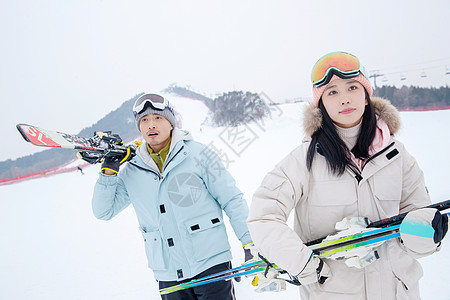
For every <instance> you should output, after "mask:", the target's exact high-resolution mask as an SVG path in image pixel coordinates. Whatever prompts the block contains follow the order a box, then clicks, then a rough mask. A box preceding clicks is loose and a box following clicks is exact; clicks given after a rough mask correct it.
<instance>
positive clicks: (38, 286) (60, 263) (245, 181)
mask: <svg viewBox="0 0 450 300" xmlns="http://www.w3.org/2000/svg"><path fill="white" fill-rule="evenodd" d="M167 97H168V98H169V99H170V100H171V102H172V103H173V105H174V106H175V108H176V110H177V111H178V112H180V113H181V114H182V116H183V127H184V128H185V129H187V130H190V131H191V132H192V133H193V135H194V138H195V139H196V140H198V141H201V142H203V143H205V144H208V145H210V146H211V147H212V148H214V149H215V150H216V151H217V152H218V153H219V155H220V156H221V157H222V160H223V161H225V164H226V165H227V167H228V168H229V170H230V171H231V173H232V174H233V175H234V177H235V179H236V181H237V185H238V186H239V188H241V189H242V191H243V192H244V195H245V197H246V199H247V201H248V202H249V203H250V201H251V197H252V194H253V192H254V191H255V189H256V188H257V187H258V185H259V184H260V182H261V180H262V178H263V177H264V175H265V173H267V172H268V171H270V170H271V169H272V168H273V166H274V165H275V164H276V163H277V162H278V161H279V160H281V159H282V158H283V157H284V156H285V155H287V154H288V153H289V152H290V151H291V150H292V149H293V148H295V147H296V146H297V145H298V144H299V143H300V142H301V140H302V137H303V134H302V128H301V110H302V107H303V104H300V103H297V104H286V105H281V106H276V107H273V110H272V117H271V118H269V119H267V120H265V122H264V123H260V124H251V125H249V126H247V127H245V126H244V127H239V128H211V127H207V126H204V125H202V122H203V120H204V119H205V116H206V113H207V111H208V110H207V108H206V107H205V106H204V105H203V103H202V102H201V101H196V100H192V99H187V98H183V97H178V96H174V95H167ZM401 117H402V121H403V125H404V127H403V129H402V131H401V132H400V134H399V138H400V139H401V140H402V141H403V142H404V143H405V144H406V145H407V147H408V149H409V151H410V152H411V153H412V154H413V155H414V156H415V157H416V158H417V160H418V161H419V164H420V165H421V167H422V168H423V169H424V171H425V177H426V182H427V184H428V187H429V190H430V194H431V196H432V199H433V201H434V202H439V201H443V200H445V199H448V198H450V188H448V175H447V173H448V172H449V170H450V158H449V156H448V154H447V153H448V149H450V148H449V146H450V139H449V137H450V135H449V131H448V128H450V111H437V112H408V113H406V112H405V113H401ZM98 170H99V166H98V165H95V166H90V167H88V168H85V169H84V172H85V175H81V174H80V173H79V172H74V173H67V174H61V175H58V176H54V177H48V178H41V179H36V180H31V181H28V182H23V183H20V184H16V185H9V186H1V187H0V204H1V205H2V209H1V210H0V237H1V242H0V299H20V300H22V299H33V300H35V299H45V300H48V299H55V300H56V299H58V300H59V299H83V300H84V299H93V300H94V299H95V300H98V299H105V300H106V299H108V300H110V299H113V300H116V299H117V300H118V299H127V300H128V299H137V300H140V299H159V297H158V288H157V283H156V281H155V280H154V278H153V274H152V272H151V270H150V269H148V268H147V267H146V264H147V260H146V258H145V251H144V244H143V241H142V237H141V235H140V233H139V230H138V223H137V220H136V217H135V214H134V211H133V209H132V208H131V207H129V208H128V209H126V210H124V211H123V212H122V213H121V214H119V215H118V216H117V217H116V218H114V219H112V220H110V221H108V222H104V221H99V220H97V219H95V218H94V216H93V214H92V211H91V196H92V190H93V187H94V184H95V181H96V179H97V173H98ZM228 232H229V236H230V239H231V244H232V252H233V256H234V259H233V264H234V265H238V264H240V263H241V262H242V261H243V251H242V247H241V245H240V243H239V241H238V240H237V238H236V237H235V236H234V233H233V231H232V229H231V227H230V226H229V224H228ZM449 249H450V239H449V238H448V237H447V240H444V243H443V249H442V251H441V252H440V253H437V254H436V255H433V256H431V257H428V258H424V259H421V260H420V261H421V263H422V265H423V267H424V277H423V279H422V280H421V290H422V299H449V296H448V295H447V291H448V289H447V288H446V287H445V286H444V284H445V282H446V280H445V279H444V278H443V273H444V272H443V271H442V270H447V269H449V268H450V250H449ZM250 281H251V279H250V278H244V279H243V280H242V282H240V283H236V284H235V287H236V291H237V298H238V299H246V300H250V299H283V300H286V299H298V291H297V289H296V288H295V287H293V286H288V289H287V291H284V292H281V293H268V294H257V293H255V292H254V291H253V287H252V286H251V284H250ZM443 286H444V287H443Z"/></svg>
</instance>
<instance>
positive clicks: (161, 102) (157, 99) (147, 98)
mask: <svg viewBox="0 0 450 300" xmlns="http://www.w3.org/2000/svg"><path fill="white" fill-rule="evenodd" d="M148 105H150V106H151V107H152V108H154V109H156V110H164V109H165V108H168V109H169V110H170V112H172V114H173V107H172V106H171V105H170V103H169V100H167V99H166V98H164V97H162V96H160V95H156V94H145V95H142V96H141V97H139V98H138V99H137V100H136V102H135V103H134V106H133V114H134V117H136V115H137V114H140V113H142V112H143V111H144V110H145V109H146V108H147V107H148Z"/></svg>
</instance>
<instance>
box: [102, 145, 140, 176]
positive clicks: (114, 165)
mask: <svg viewBox="0 0 450 300" xmlns="http://www.w3.org/2000/svg"><path fill="white" fill-rule="evenodd" d="M133 156H134V153H133V154H132V152H131V150H130V148H127V152H126V154H125V155H123V156H107V157H105V159H104V160H103V163H102V166H101V169H100V171H101V172H103V173H104V171H105V170H109V171H112V172H114V173H116V174H117V173H119V168H120V166H121V165H122V164H123V163H125V162H127V161H129V160H130V159H132V158H133Z"/></svg>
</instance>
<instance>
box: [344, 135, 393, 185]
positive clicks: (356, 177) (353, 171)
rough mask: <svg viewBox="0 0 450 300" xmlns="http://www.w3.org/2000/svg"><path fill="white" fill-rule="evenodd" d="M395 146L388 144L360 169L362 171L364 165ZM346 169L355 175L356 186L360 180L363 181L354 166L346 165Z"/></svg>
mask: <svg viewBox="0 0 450 300" xmlns="http://www.w3.org/2000/svg"><path fill="white" fill-rule="evenodd" d="M394 144H395V142H392V143H390V144H389V145H387V146H386V148H384V149H383V150H381V151H380V152H378V153H376V154H375V155H373V156H371V157H369V158H368V159H367V160H366V161H365V162H364V165H363V167H362V169H363V170H364V167H365V166H366V164H367V163H368V162H369V161H371V160H373V159H374V158H376V157H378V156H380V155H381V154H383V153H384V152H386V151H387V150H388V149H389V148H391V147H392V146H393V145H394ZM348 169H349V170H350V171H352V173H353V174H355V179H356V180H357V181H358V184H359V183H360V182H361V180H362V179H363V177H362V175H361V172H360V171H359V169H358V168H357V167H356V166H354V165H353V164H350V165H348Z"/></svg>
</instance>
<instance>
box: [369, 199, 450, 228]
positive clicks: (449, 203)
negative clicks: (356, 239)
mask: <svg viewBox="0 0 450 300" xmlns="http://www.w3.org/2000/svg"><path fill="white" fill-rule="evenodd" d="M424 208H435V209H437V210H439V211H441V210H445V209H448V208H450V200H446V201H442V202H439V203H434V204H431V205H428V206H425V207H424ZM407 214H408V213H407V212H406V213H402V214H399V215H396V216H393V217H390V218H386V219H382V220H379V221H375V222H372V223H370V224H369V225H367V228H370V227H383V226H386V225H396V224H400V223H401V222H402V220H403V219H404V218H405V217H406V215H407Z"/></svg>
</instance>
